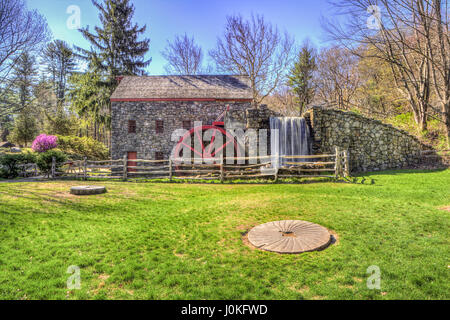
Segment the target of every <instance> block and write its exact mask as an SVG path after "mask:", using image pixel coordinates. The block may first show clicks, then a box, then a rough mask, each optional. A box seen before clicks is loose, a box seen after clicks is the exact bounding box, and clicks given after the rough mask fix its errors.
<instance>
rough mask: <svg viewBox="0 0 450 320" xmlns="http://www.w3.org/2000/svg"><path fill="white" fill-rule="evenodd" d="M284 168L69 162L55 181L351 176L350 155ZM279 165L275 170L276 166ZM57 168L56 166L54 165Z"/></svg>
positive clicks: (263, 161) (220, 162) (294, 159)
mask: <svg viewBox="0 0 450 320" xmlns="http://www.w3.org/2000/svg"><path fill="white" fill-rule="evenodd" d="M278 161H280V163H282V165H281V166H278V165H277V164H276V163H274V162H272V157H271V156H263V157H240V158H220V159H217V160H216V162H215V163H195V160H193V162H192V163H183V162H182V159H166V160H148V159H127V158H126V157H124V158H123V159H120V160H103V161H91V160H87V159H84V160H78V161H68V162H66V163H65V164H64V165H63V166H62V170H60V171H59V172H57V171H56V170H55V169H54V168H53V169H52V177H72V178H82V179H88V178H106V179H122V180H129V179H167V180H169V181H175V180H218V181H221V182H223V181H225V180H236V179H261V178H273V179H274V180H278V179H283V178H339V177H345V176H349V175H350V166H349V158H348V152H347V151H346V150H340V149H339V148H336V152H335V154H322V155H307V156H282V157H279V160H278ZM274 164H275V166H274ZM54 167H55V165H54Z"/></svg>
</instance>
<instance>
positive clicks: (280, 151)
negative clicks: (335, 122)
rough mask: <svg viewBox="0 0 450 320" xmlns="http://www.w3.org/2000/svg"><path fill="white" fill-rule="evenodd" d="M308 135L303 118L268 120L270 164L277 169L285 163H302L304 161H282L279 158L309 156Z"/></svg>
mask: <svg viewBox="0 0 450 320" xmlns="http://www.w3.org/2000/svg"><path fill="white" fill-rule="evenodd" d="M309 137H310V133H309V128H308V125H307V124H306V120H305V118H303V117H276V118H270V144H271V155H272V164H273V166H274V167H276V168H279V167H280V166H284V165H285V163H286V162H304V161H306V159H283V158H280V157H281V156H299V155H310V154H311V144H310V141H309Z"/></svg>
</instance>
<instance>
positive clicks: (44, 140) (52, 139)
mask: <svg viewBox="0 0 450 320" xmlns="http://www.w3.org/2000/svg"><path fill="white" fill-rule="evenodd" d="M57 141H58V138H57V137H56V136H48V135H46V134H44V133H43V134H40V135H38V136H37V138H36V139H34V141H33V145H32V146H31V149H33V150H34V151H36V152H45V151H48V150H51V149H54V148H56V147H57V146H58V142H57Z"/></svg>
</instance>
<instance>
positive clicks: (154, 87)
mask: <svg viewBox="0 0 450 320" xmlns="http://www.w3.org/2000/svg"><path fill="white" fill-rule="evenodd" d="M196 98H198V99H252V90H251V86H250V79H249V77H247V76H229V75H204V76H144V77H138V76H126V77H124V78H123V79H122V80H121V81H120V84H119V86H118V87H117V89H116V90H115V91H114V93H113V94H112V96H111V99H196Z"/></svg>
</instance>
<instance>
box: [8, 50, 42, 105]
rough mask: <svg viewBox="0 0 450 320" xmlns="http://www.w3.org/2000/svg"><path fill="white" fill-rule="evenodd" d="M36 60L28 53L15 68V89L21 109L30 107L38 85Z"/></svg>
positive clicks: (23, 55) (23, 54) (20, 58)
mask: <svg viewBox="0 0 450 320" xmlns="http://www.w3.org/2000/svg"><path fill="white" fill-rule="evenodd" d="M36 76H37V69H36V59H35V58H34V57H33V56H32V55H30V54H29V53H28V52H24V53H22V54H21V55H20V56H19V58H18V59H17V62H16V64H15V65H14V68H13V88H14V90H13V91H14V93H15V95H16V100H17V103H18V104H19V107H20V109H24V108H26V107H28V106H30V104H31V102H32V100H33V88H34V86H35V84H36Z"/></svg>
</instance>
